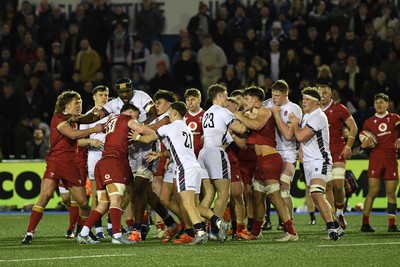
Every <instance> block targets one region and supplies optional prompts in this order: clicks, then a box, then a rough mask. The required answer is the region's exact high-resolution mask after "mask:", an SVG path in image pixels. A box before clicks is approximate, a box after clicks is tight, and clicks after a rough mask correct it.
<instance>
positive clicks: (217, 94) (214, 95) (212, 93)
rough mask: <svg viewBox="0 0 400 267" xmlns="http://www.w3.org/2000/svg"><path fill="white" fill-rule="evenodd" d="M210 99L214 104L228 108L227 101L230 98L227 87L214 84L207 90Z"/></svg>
mask: <svg viewBox="0 0 400 267" xmlns="http://www.w3.org/2000/svg"><path fill="white" fill-rule="evenodd" d="M207 94H208V98H209V99H210V100H211V101H212V102H213V103H217V104H219V105H221V106H223V107H225V106H226V104H227V103H226V99H227V98H228V93H227V90H226V87H225V86H223V85H220V84H213V85H211V86H210V87H208V90H207Z"/></svg>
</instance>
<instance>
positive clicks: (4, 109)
mask: <svg viewBox="0 0 400 267" xmlns="http://www.w3.org/2000/svg"><path fill="white" fill-rule="evenodd" d="M0 103H1V105H0V114H1V115H2V116H3V117H4V119H5V120H6V122H7V124H8V125H9V126H10V129H14V126H15V125H16V123H17V122H18V119H19V116H20V114H21V113H20V106H21V95H18V94H17V93H16V92H15V90H14V86H13V84H12V83H5V84H4V85H3V88H2V91H1V94H0Z"/></svg>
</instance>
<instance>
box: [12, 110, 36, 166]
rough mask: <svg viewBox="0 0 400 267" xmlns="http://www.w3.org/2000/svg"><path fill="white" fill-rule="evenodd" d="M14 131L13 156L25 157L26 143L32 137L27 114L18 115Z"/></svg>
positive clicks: (17, 157) (16, 157)
mask: <svg viewBox="0 0 400 267" xmlns="http://www.w3.org/2000/svg"><path fill="white" fill-rule="evenodd" d="M14 131H15V135H14V157H15V159H25V158H26V143H27V142H28V141H29V140H31V138H32V131H31V129H30V127H29V117H28V116H27V115H21V116H20V118H19V122H18V124H17V125H16V126H15V130H14Z"/></svg>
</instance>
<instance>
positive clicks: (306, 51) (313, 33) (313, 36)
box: [302, 26, 325, 66]
mask: <svg viewBox="0 0 400 267" xmlns="http://www.w3.org/2000/svg"><path fill="white" fill-rule="evenodd" d="M315 54H318V55H325V47H324V43H323V41H322V40H321V39H320V37H319V31H317V28H316V27H313V26H311V27H308V28H307V37H306V38H305V40H304V42H303V49H302V59H303V64H304V65H306V66H311V64H312V60H313V57H314V55H315Z"/></svg>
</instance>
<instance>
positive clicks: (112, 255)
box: [0, 254, 133, 263]
mask: <svg viewBox="0 0 400 267" xmlns="http://www.w3.org/2000/svg"><path fill="white" fill-rule="evenodd" d="M120 256H133V254H117V255H115V254H110V255H87V256H70V257H54V258H34V259H15V260H0V263H1V262H23V261H47V260H68V259H86V258H98V257H120Z"/></svg>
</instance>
